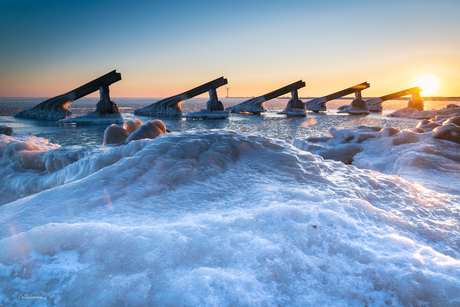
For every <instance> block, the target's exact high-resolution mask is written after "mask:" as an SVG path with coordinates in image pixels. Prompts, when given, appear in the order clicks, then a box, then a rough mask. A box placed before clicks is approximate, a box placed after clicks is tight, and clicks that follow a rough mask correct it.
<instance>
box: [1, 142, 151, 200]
mask: <svg viewBox="0 0 460 307" xmlns="http://www.w3.org/2000/svg"><path fill="white" fill-rule="evenodd" d="M145 144H146V142H136V143H134V144H129V145H126V146H121V147H119V148H117V147H108V146H84V147H82V146H69V147H61V146H59V145H56V144H51V143H49V142H48V140H46V139H43V138H40V137H35V136H30V135H19V134H16V135H13V136H6V135H0V205H2V204H5V203H8V202H10V201H13V200H16V199H18V198H21V197H24V196H27V195H30V194H34V193H38V192H40V191H43V190H46V189H50V188H53V187H56V186H59V185H62V184H66V183H69V182H72V181H74V180H78V179H81V178H84V177H86V176H88V175H91V174H92V173H94V172H96V171H98V170H100V169H102V168H104V167H106V166H108V165H111V164H113V163H117V162H118V161H119V160H120V159H121V158H123V157H127V156H132V155H134V154H136V153H137V152H138V151H139V150H140V149H141V148H142V147H143V146H145Z"/></svg>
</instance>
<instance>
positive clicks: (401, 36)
mask: <svg viewBox="0 0 460 307" xmlns="http://www.w3.org/2000/svg"><path fill="white" fill-rule="evenodd" d="M459 14H460V1H443V0H441V1H436V2H435V1H283V2H281V1H228V2H223V1H168V2H166V1H164V2H157V1H131V2H128V1H46V0H45V1H39V2H38V1H20V0H19V1H18V0H16V1H10V0H6V1H5V0H0V41H1V42H2V44H1V47H0V96H2V97H12V96H16V97H29V96H31V97H35V96H37V97H49V96H55V95H58V94H61V93H63V92H66V91H69V90H71V89H73V88H75V87H77V86H79V85H81V84H83V83H86V82H88V81H90V80H92V79H94V78H96V77H98V76H100V75H102V74H104V73H106V72H108V71H111V70H113V69H117V71H118V72H121V74H122V77H123V80H122V81H120V82H118V83H116V84H114V85H112V86H111V95H112V96H113V97H117V96H118V97H161V96H163V97H164V96H169V95H174V94H177V93H179V92H182V91H184V90H187V89H189V88H191V87H194V86H197V85H199V84H201V83H204V82H207V81H209V80H211V79H214V78H217V77H220V76H224V77H226V78H228V80H229V87H231V90H230V93H231V94H232V95H234V96H253V95H260V94H263V93H265V92H269V91H271V90H273V89H276V88H277V87H281V86H284V85H286V84H288V83H291V82H294V81H297V80H299V79H303V80H304V81H306V83H307V86H306V88H304V89H302V90H301V91H300V95H301V96H319V95H326V94H329V93H332V92H335V91H337V90H340V89H342V88H345V87H348V86H351V85H354V84H357V83H361V82H364V81H368V82H370V84H371V88H370V89H368V90H366V92H365V93H366V94H367V95H371V96H379V95H385V94H388V93H390V92H394V91H399V90H401V89H404V88H407V87H411V86H414V85H415V84H413V83H414V80H415V79H416V78H417V77H418V76H420V75H423V74H431V75H434V76H436V77H437V78H439V79H440V80H441V83H440V87H439V91H438V93H436V94H438V95H450V96H460V82H459V81H460V35H459V33H460V18H458V16H459ZM223 93H224V89H221V91H220V92H219V95H223Z"/></svg>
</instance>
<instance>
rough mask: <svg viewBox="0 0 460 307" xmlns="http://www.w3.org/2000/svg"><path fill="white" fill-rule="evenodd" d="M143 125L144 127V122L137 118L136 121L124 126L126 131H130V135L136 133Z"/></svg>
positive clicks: (128, 122)
mask: <svg viewBox="0 0 460 307" xmlns="http://www.w3.org/2000/svg"><path fill="white" fill-rule="evenodd" d="M141 125H142V122H141V121H140V120H138V119H137V118H136V119H135V120H132V121H131V120H130V121H127V122H126V123H125V124H124V125H123V128H125V130H126V131H128V133H129V134H131V133H133V132H134V131H136V130H137V128H139V127H140V126H141Z"/></svg>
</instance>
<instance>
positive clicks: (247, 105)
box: [227, 80, 305, 114]
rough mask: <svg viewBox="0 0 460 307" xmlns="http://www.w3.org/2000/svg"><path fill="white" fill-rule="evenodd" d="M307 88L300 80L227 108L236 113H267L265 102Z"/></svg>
mask: <svg viewBox="0 0 460 307" xmlns="http://www.w3.org/2000/svg"><path fill="white" fill-rule="evenodd" d="M304 86H305V82H303V81H302V80H299V81H297V82H294V83H292V84H289V85H286V86H285V87H282V88H279V89H277V90H275V91H273V92H270V93H268V94H265V95H262V96H259V97H255V98H251V99H249V100H246V101H243V102H242V103H240V104H237V105H235V106H232V107H229V108H227V110H229V111H231V112H235V113H239V112H241V113H255V114H260V113H261V112H265V111H267V109H266V108H265V106H264V103H265V101H267V100H270V99H273V98H276V97H279V96H281V95H284V94H287V93H289V92H293V91H297V90H298V89H299V88H302V87H304Z"/></svg>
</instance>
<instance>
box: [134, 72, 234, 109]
mask: <svg viewBox="0 0 460 307" xmlns="http://www.w3.org/2000/svg"><path fill="white" fill-rule="evenodd" d="M227 83H228V81H227V79H225V78H224V77H220V78H217V79H215V80H212V81H210V82H208V83H205V84H203V85H200V86H198V87H195V88H193V89H191V90H189V91H186V92H183V93H182V94H179V95H176V96H172V97H168V98H165V99H162V100H160V101H157V102H155V103H152V104H151V105H149V106H146V107H144V108H141V109H137V110H135V111H134V114H136V115H143V116H182V108H181V103H182V101H184V100H187V99H190V98H193V97H195V96H198V95H201V94H203V93H206V92H208V91H209V95H210V100H209V101H208V103H207V107H208V108H209V109H210V110H212V109H219V108H223V105H222V103H220V104H219V102H220V101H218V100H217V93H216V91H215V89H216V88H218V87H220V86H222V85H225V84H227Z"/></svg>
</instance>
